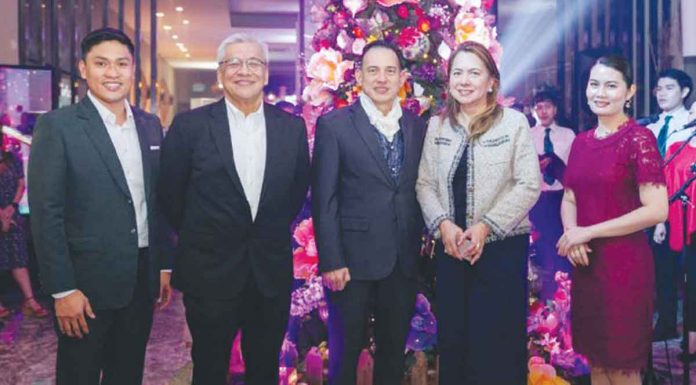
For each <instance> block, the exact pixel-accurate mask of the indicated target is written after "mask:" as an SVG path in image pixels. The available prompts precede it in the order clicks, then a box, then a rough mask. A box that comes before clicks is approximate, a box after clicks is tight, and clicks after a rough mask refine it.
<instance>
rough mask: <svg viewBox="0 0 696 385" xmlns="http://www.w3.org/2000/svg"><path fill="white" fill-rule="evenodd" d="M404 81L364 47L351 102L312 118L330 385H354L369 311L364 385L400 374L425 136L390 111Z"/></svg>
mask: <svg viewBox="0 0 696 385" xmlns="http://www.w3.org/2000/svg"><path fill="white" fill-rule="evenodd" d="M406 76H407V74H406V72H405V71H404V70H403V69H402V66H401V59H400V53H399V51H398V50H397V49H396V48H394V46H392V45H390V44H388V43H385V42H383V41H376V42H373V43H371V44H368V45H367V46H366V47H365V50H364V53H363V57H362V60H361V64H360V67H359V69H358V71H357V72H356V77H357V80H358V83H359V84H360V85H361V86H362V93H361V95H360V99H359V101H358V102H356V103H354V104H353V105H351V106H349V107H346V108H343V109H339V110H335V111H332V112H330V113H328V114H326V115H324V116H322V117H321V118H320V119H319V120H318V122H317V130H316V138H315V153H314V154H315V155H314V167H313V173H312V194H313V198H312V203H313V205H312V214H313V216H314V228H315V231H316V235H317V247H318V251H319V268H320V270H321V272H322V273H323V279H324V283H325V285H326V286H327V287H328V288H329V289H330V290H331V292H329V295H328V297H329V301H330V307H329V351H330V352H331V355H330V364H329V384H331V385H353V384H355V378H356V365H357V360H358V355H359V354H360V350H361V349H362V348H363V347H364V346H365V345H366V342H367V341H366V338H365V337H366V326H367V319H368V316H369V315H370V312H371V311H372V312H374V315H375V319H376V320H375V322H376V324H375V338H376V343H377V354H376V360H375V374H374V376H375V377H374V378H375V380H374V382H375V384H379V385H397V384H401V379H402V377H403V370H404V349H405V345H406V338H407V336H408V331H409V328H410V320H411V316H412V315H413V310H414V306H415V299H416V275H417V258H418V249H419V235H420V231H421V229H422V228H423V221H422V217H421V211H420V208H419V206H418V202H417V201H416V192H415V184H416V177H417V174H418V163H419V162H420V155H421V149H422V146H423V138H424V134H425V123H424V122H423V121H422V120H421V119H420V118H419V117H417V116H416V115H413V114H412V113H410V112H408V111H405V110H404V111H402V110H401V107H400V105H399V99H398V97H397V94H398V92H399V89H400V88H401V87H402V85H403V84H404V82H405V81H406ZM372 301H374V308H373V309H371V308H370V306H369V305H370V304H371V303H372Z"/></svg>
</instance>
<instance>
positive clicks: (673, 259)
mask: <svg viewBox="0 0 696 385" xmlns="http://www.w3.org/2000/svg"><path fill="white" fill-rule="evenodd" d="M654 232H655V228H654V227H653V228H651V229H650V230H649V231H648V239H649V241H650V247H651V248H652V251H653V260H654V262H655V289H656V294H657V295H656V300H655V311H657V315H658V318H657V323H656V324H655V334H656V335H663V336H672V335H676V334H677V282H678V276H679V254H680V252H678V251H673V250H672V249H670V247H669V234H670V228H669V224H667V236H666V237H665V240H664V241H663V242H662V243H661V244H657V243H655V242H654V241H653V234H654Z"/></svg>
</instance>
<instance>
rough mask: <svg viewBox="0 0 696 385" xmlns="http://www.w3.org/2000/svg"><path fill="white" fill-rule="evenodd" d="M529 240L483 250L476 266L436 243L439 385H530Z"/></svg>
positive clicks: (520, 238) (518, 239)
mask: <svg viewBox="0 0 696 385" xmlns="http://www.w3.org/2000/svg"><path fill="white" fill-rule="evenodd" d="M528 245H529V236H528V235H518V236H514V237H510V238H507V239H504V240H502V241H497V242H491V243H489V244H486V245H485V248H484V249H483V255H482V256H481V259H479V261H478V262H476V264H475V265H473V266H471V265H470V264H469V263H468V262H466V261H464V262H462V261H459V260H456V259H454V258H452V257H450V256H448V255H446V254H444V250H443V246H442V243H441V242H438V243H437V246H436V253H437V256H436V258H437V282H436V304H437V322H438V325H437V327H438V337H437V341H438V351H439V353H440V385H519V384H526V383H527V372H526V369H527V331H526V328H527V250H528Z"/></svg>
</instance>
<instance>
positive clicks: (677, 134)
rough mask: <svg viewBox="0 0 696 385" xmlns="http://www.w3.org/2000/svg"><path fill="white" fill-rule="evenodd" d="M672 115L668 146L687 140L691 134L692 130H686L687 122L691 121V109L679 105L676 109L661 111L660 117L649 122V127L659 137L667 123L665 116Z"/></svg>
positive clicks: (668, 132)
mask: <svg viewBox="0 0 696 385" xmlns="http://www.w3.org/2000/svg"><path fill="white" fill-rule="evenodd" d="M667 116H671V117H672V120H670V121H669V127H668V130H667V147H665V148H669V146H671V145H672V144H674V143H676V142H682V141H684V140H686V138H687V137H688V136H689V133H690V132H691V130H684V129H683V127H684V125H685V124H687V123H689V111H688V110H687V109H686V108H685V107H684V106H683V105H681V106H679V107H677V108H676V109H675V110H674V111H670V112H664V111H663V112H662V113H660V119H659V120H658V121H657V122H655V123H652V124H648V129H650V131H652V133H653V134H654V135H655V138H657V136H658V135H660V129H661V128H662V126H663V125H664V124H665V118H666V117H667Z"/></svg>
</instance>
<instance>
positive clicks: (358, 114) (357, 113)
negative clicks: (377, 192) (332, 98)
mask: <svg viewBox="0 0 696 385" xmlns="http://www.w3.org/2000/svg"><path fill="white" fill-rule="evenodd" d="M350 108H351V109H352V115H351V116H352V119H353V127H355V129H356V131H358V134H360V137H361V138H362V140H363V142H365V145H366V146H367V148H368V149H369V150H370V153H371V154H372V158H373V159H374V161H375V162H376V166H377V167H378V168H379V169H380V170H381V171H382V174H383V176H384V179H385V180H386V181H387V183H389V184H390V185H393V184H394V180H393V179H392V178H391V175H390V173H389V166H388V165H387V161H386V160H384V155H383V154H382V149H381V148H380V147H379V143H378V142H377V137H376V135H375V133H374V128H373V127H372V123H370V119H369V118H368V117H367V113H365V110H363V108H362V106H360V102H359V101H358V102H355V103H353V105H352V106H351V107H350Z"/></svg>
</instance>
